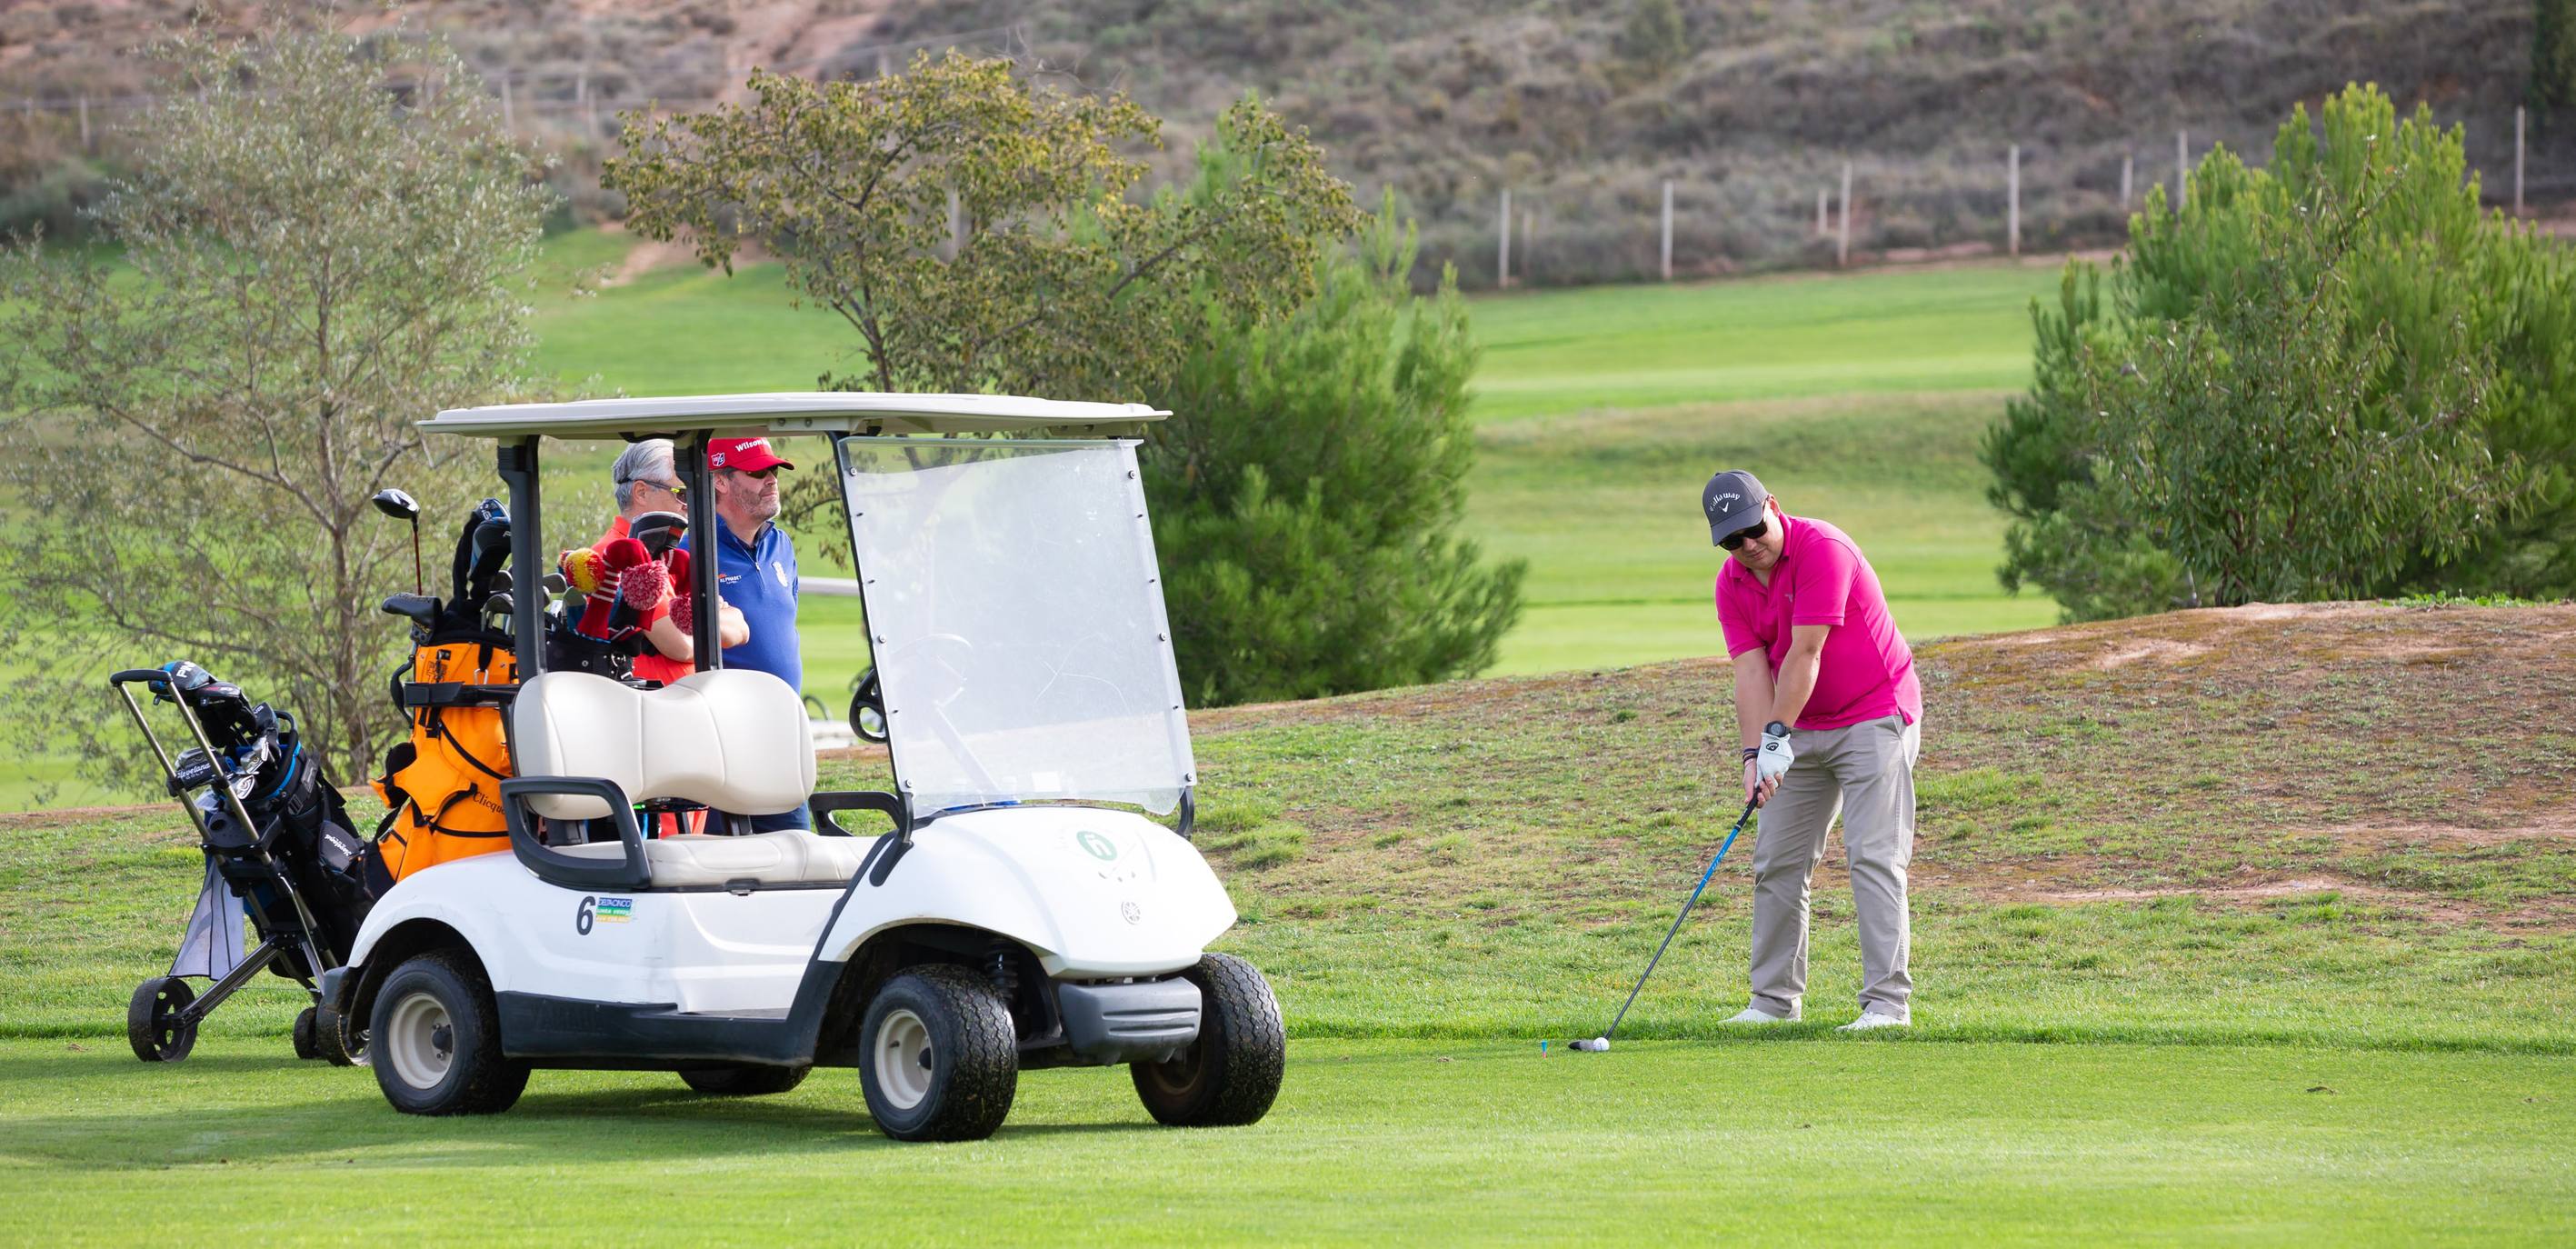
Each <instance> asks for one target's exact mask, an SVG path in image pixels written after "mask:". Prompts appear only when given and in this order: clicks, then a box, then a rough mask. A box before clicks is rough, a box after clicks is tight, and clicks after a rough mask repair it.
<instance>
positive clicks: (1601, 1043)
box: [1574, 1036, 1610, 1054]
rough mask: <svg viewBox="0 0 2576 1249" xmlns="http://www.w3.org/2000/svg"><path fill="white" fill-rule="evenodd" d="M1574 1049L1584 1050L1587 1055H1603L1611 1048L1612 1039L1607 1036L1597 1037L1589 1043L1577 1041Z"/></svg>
mask: <svg viewBox="0 0 2576 1249" xmlns="http://www.w3.org/2000/svg"><path fill="white" fill-rule="evenodd" d="M1574 1048H1576V1049H1579V1050H1582V1051H1583V1052H1584V1053H1587V1054H1598V1053H1602V1052H1603V1051H1606V1050H1608V1049H1609V1048H1610V1038H1608V1037H1606V1036H1597V1037H1594V1038H1592V1039H1591V1040H1589V1041H1577V1042H1575V1043H1574Z"/></svg>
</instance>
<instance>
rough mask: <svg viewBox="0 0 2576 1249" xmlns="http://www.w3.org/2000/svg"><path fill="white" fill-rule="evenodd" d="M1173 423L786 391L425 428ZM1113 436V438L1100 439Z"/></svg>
mask: <svg viewBox="0 0 2576 1249" xmlns="http://www.w3.org/2000/svg"><path fill="white" fill-rule="evenodd" d="M1169 415H1171V413H1169V412H1166V411H1163V410H1162V409H1159V408H1154V407H1150V406H1147V405H1145V404H1141V403H1082V402H1073V401H1068V400H1062V399H1027V398H1022V397H1020V396H1017V395H889V394H876V393H870V392H862V391H787V392H780V393H775V394H752V395H673V396H669V397H666V398H652V399H576V400H573V401H571V402H569V403H503V404H494V405H491V406H489V407H481V408H450V409H448V410H447V411H444V412H441V413H439V414H438V415H437V416H435V417H432V418H430V419H429V420H426V421H422V422H420V428H422V429H424V430H428V431H430V432H432V433H440V434H465V435H468V436H472V437H482V438H508V437H523V436H526V435H529V434H543V435H545V436H547V437H549V438H598V439H614V438H625V437H629V436H634V437H644V436H650V435H656V434H666V435H667V434H679V433H686V432H689V431H692V430H701V429H708V430H718V429H720V430H724V431H726V432H728V433H741V434H744V435H746V436H748V435H751V434H753V433H758V434H761V435H789V434H840V433H853V434H982V433H1000V432H1006V431H1015V430H1039V429H1068V428H1080V427H1099V426H1117V425H1132V424H1134V423H1136V422H1139V421H1157V420H1161V419H1162V418H1164V417H1166V416H1169ZM1102 432H1107V431H1102Z"/></svg>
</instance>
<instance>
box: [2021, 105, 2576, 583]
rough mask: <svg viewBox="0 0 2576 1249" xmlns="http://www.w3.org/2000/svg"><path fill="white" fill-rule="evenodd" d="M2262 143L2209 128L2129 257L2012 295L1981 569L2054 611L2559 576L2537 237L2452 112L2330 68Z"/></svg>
mask: <svg viewBox="0 0 2576 1249" xmlns="http://www.w3.org/2000/svg"><path fill="white" fill-rule="evenodd" d="M2324 123H2325V124H2324V131H2325V135H2324V139H2323V141H2322V142H2320V141H2319V139H2318V138H2317V137H2316V136H2315V135H2314V134H2313V133H2312V132H2311V129H2310V125H2309V120H2308V117H2307V114H2306V111H2305V110H2304V109H2298V110H2294V111H2293V113H2292V115H2291V118H2290V120H2289V122H2288V123H2287V124H2285V125H2284V126H2282V128H2281V131H2280V133H2279V135H2278V137H2277V139H2276V140H2275V151H2276V159H2275V160H2274V162H2273V165H2272V166H2271V168H2269V169H2268V170H2263V169H2252V168H2249V167H2247V166H2246V165H2244V164H2243V163H2242V162H2241V161H2239V160H2238V159H2237V158H2236V157H2235V156H2234V155H2233V154H2232V153H2229V152H2227V151H2226V150H2224V149H2219V150H2216V151H2213V152H2211V153H2210V155H2209V156H2208V157H2207V158H2205V159H2204V160H2202V161H2201V163H2200V165H2199V167H2198V169H2197V170H2196V171H2195V173H2194V174H2193V183H2192V194H2191V197H2190V200H2189V206H2188V209H2187V210H2186V211H2184V212H2183V213H2182V214H2180V215H2179V216H2178V217H2177V216H2175V215H2174V214H2171V213H2169V212H2168V211H2166V207H2165V203H2166V201H2165V199H2164V197H2163V194H2162V192H2161V191H2160V190H2159V191H2157V192H2152V193H2150V195H2149V197H2148V201H2147V209H2146V211H2145V212H2143V213H2141V214H2140V215H2139V216H2137V217H2135V218H2133V219H2132V221H2131V243H2130V254H2131V258H2130V260H2129V262H2128V263H2126V264H2124V265H2120V266H2118V267H2115V268H2114V269H2113V270H2112V271H2111V273H2110V275H2109V278H2108V283H2107V285H2108V288H2109V289H2108V290H2107V291H2106V290H2105V289H2104V287H2105V281H2104V278H2103V275H2102V273H2101V272H2100V271H2099V270H2098V269H2096V268H2095V267H2094V266H2092V265H2089V264H2084V263H2080V262H2079V263H2075V264H2070V265H2069V266H2068V270H2067V276H2066V279H2065V282H2064V284H2063V287H2062V289H2061V292H2060V296H2059V299H2058V301H2057V303H2056V306H2055V307H2053V308H2051V307H2045V306H2041V305H2037V304H2036V303H2035V304H2034V307H2033V321H2034V323H2035V326H2036V329H2037V358H2036V370H2035V377H2034V381H2033V384H2032V388H2031V391H2030V393H2029V394H2028V395H2026V396H2024V397H2023V398H2021V399H2018V400H2016V401H2015V402H2013V403H2012V404H2011V405H2009V407H2008V409H2007V412H2006V415H2005V418H2004V420H2003V422H2002V423H2001V424H2000V425H1998V426H1997V427H1996V429H1994V430H1993V431H1991V432H1990V434H1989V435H1988V437H1987V440H1986V443H1985V447H1984V458H1985V461H1986V463H1987V465H1988V467H1989V468H1991V469H1992V470H1993V471H1994V472H1995V475H1996V484H1995V486H1994V488H1993V490H1992V491H1991V494H1992V496H1993V498H1994V499H1995V501H1996V502H1997V503H1998V504H1999V505H2000V506H2002V507H2004V508H2005V509H2006V510H2007V511H2010V512H2011V513H2013V514H2014V515H2015V516H2016V517H2018V518H2019V520H2018V522H2017V523H2016V524H2015V525H2013V527H2012V528H2011V530H2010V531H2009V532H2008V533H2007V535H2006V548H2007V551H2006V554H2007V560H2006V563H2005V565H2004V568H2003V570H2002V576H2003V580H2004V582H2005V584H2006V585H2008V586H2012V587H2015V588H2018V586H2019V585H2021V584H2022V583H2024V582H2029V583H2032V584H2036V585H2040V586H2043V587H2045V588H2047V589H2048V590H2049V591H2050V592H2051V593H2053V594H2055V595H2056V596H2057V597H2058V599H2059V602H2060V603H2061V604H2062V605H2063V606H2064V608H2065V609H2066V613H2067V615H2068V616H2069V617H2071V618H2077V619H2091V618H2099V617H2103V616H2113V615H2125V614H2132V613H2136V612H2143V611H2155V610H2161V609H2163V608H2165V607H2168V606H2174V605H2184V604H2229V603H2241V602H2246V601H2250V600H2253V599H2313V598H2327V597H2368V596H2379V595H2387V594H2393V593H2400V592H2404V591H2408V590H2426V589H2457V590H2468V591H2471V592H2508V593H2520V594H2526V595H2528V594H2532V593H2535V592H2542V593H2559V592H2563V591H2564V590H2565V588H2567V587H2568V586H2570V585H2571V584H2576V488H2571V481H2570V477H2569V473H2568V470H2567V465H2566V459H2567V451H2568V448H2569V447H2570V446H2571V444H2576V409H2571V405H2576V373H2571V372H2569V371H2568V370H2565V369H2563V368H2561V367H2560V362H2561V361H2563V360H2565V359H2566V358H2568V353H2570V352H2571V351H2576V312H2571V310H2570V308H2569V295H2570V290H2569V285H2568V283H2569V281H2570V266H2569V264H2568V258H2567V254H2566V253H2565V252H2564V251H2563V250H2561V249H2560V248H2559V247H2558V246H2557V245H2555V244H2554V243H2551V242H2549V241H2547V240H2545V239H2542V238H2540V237H2538V236H2536V235H2534V234H2533V233H2531V232H2530V231H2528V230H2525V229H2521V228H2518V227H2515V226H2512V225H2510V224H2508V223H2506V222H2504V221H2503V220H2502V219H2501V218H2499V217H2493V216H2487V215H2483V214H2481V212H2480V210H2479V208H2478V204H2477V184H2476V182H2475V180H2474V179H2470V180H2467V181H2466V183H2465V185H2464V183H2463V178H2462V173H2463V161H2462V155H2461V148H2460V135H2459V131H2458V130H2457V129H2456V128H2454V129H2452V130H2449V131H2444V130H2441V129H2439V128H2437V127H2435V126H2434V125H2433V124H2432V121H2431V118H2430V115H2429V113H2427V112H2425V111H2422V110H2419V111H2418V112H2417V114H2416V116H2415V117H2414V118H2413V119H2411V120H2409V121H2407V122H2406V123H2405V124H2403V125H2399V124H2397V122H2396V117H2395V110H2394V108H2393V107H2392V106H2391V105H2390V104H2389V102H2388V99H2387V97H2385V96H2383V95H2381V94H2380V93H2379V92H2378V91H2377V90H2376V89H2374V88H2370V87H2353V88H2348V89H2347V90H2346V91H2344V92H2343V93H2341V94H2339V95H2337V96H2335V97H2333V98H2331V99H2329V100H2328V101H2327V102H2326V105H2325V109H2324Z"/></svg>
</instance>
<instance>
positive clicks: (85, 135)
mask: <svg viewBox="0 0 2576 1249" xmlns="http://www.w3.org/2000/svg"><path fill="white" fill-rule="evenodd" d="M80 121H81V150H82V151H84V152H90V153H95V152H96V151H97V150H98V149H97V148H96V147H95V146H94V145H92V144H91V143H90V141H89V97H88V96H82V97H81V98H80ZM2515 129H2516V131H2517V132H2519V130H2520V129H2521V127H2519V126H2517V127H2515ZM2516 150H2517V151H2519V150H2520V149H2519V148H2517V149H2516ZM2513 170H2514V174H2513V187H2514V191H2513V199H2514V203H2515V205H2516V206H2517V207H2519V206H2520V205H2521V203H2522V161H2521V159H2520V158H2519V157H2517V158H2516V159H2515V160H2514V166H2513Z"/></svg>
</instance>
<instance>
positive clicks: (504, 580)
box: [492, 568, 517, 594]
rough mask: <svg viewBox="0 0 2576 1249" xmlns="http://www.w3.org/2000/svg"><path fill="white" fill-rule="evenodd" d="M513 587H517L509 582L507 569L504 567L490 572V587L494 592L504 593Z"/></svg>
mask: <svg viewBox="0 0 2576 1249" xmlns="http://www.w3.org/2000/svg"><path fill="white" fill-rule="evenodd" d="M515 588H517V587H515V586H513V585H512V584H511V578H510V570H509V569H507V568H504V569H502V570H501V571H499V572H496V573H493V574H492V589H493V591H494V592H496V593H502V594H506V593H508V592H510V591H511V590H513V589H515Z"/></svg>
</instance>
